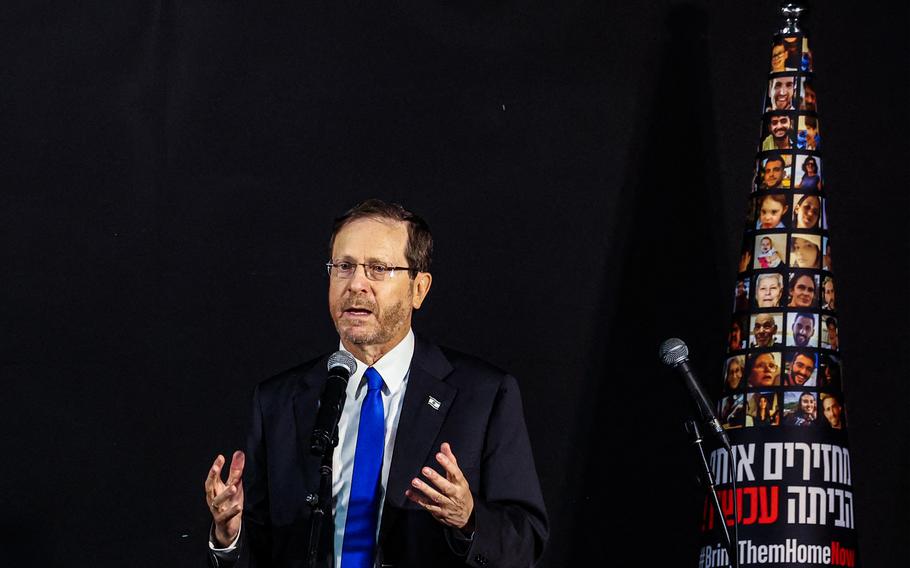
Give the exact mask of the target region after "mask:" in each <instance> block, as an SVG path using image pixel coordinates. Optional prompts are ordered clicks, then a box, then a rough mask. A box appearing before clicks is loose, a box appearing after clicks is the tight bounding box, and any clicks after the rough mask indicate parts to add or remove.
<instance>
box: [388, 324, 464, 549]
mask: <svg viewBox="0 0 910 568" xmlns="http://www.w3.org/2000/svg"><path fill="white" fill-rule="evenodd" d="M451 372H452V366H451V364H450V363H449V361H448V360H447V359H446V358H445V355H443V354H442V352H441V351H440V350H439V348H438V347H436V346H435V345H433V344H430V343H428V342H425V341H422V340H421V339H420V338H418V339H417V344H416V347H415V350H414V359H413V360H412V362H411V370H410V374H409V375H408V386H407V391H406V392H405V395H404V401H403V402H402V407H401V416H400V418H399V419H398V433H397V434H396V437H395V449H394V450H393V453H392V464H391V467H390V469H389V479H388V481H387V483H386V495H385V501H386V505H385V508H384V511H383V519H382V528H381V529H380V535H379V541H380V543H381V542H382V540H383V537H384V534H385V533H387V530H386V529H387V527H391V526H393V525H394V520H395V517H396V516H397V514H398V511H399V510H400V509H401V508H402V507H403V506H404V503H405V500H406V499H407V497H406V496H405V494H404V492H405V490H406V489H408V488H409V487H410V486H411V479H413V478H414V477H416V476H417V475H419V473H420V468H421V467H422V466H423V464H424V463H425V462H426V461H427V458H428V457H429V456H430V455H432V454H433V453H434V452H436V451H438V450H439V448H437V447H435V444H434V442H435V440H436V437H437V436H438V434H439V430H440V428H442V424H443V422H445V418H446V415H447V414H448V412H449V408H451V406H452V402H453V401H454V400H455V396H456V394H457V393H458V389H456V388H455V387H453V386H451V385H449V384H448V383H446V382H444V380H443V379H444V378H445V377H446V376H447V375H448V374H449V373H451ZM437 407H438V408H437Z"/></svg>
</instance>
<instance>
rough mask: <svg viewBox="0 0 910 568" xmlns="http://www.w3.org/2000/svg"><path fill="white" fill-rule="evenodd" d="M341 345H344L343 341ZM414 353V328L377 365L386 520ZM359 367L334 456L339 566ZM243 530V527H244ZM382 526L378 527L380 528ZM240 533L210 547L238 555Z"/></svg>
mask: <svg viewBox="0 0 910 568" xmlns="http://www.w3.org/2000/svg"><path fill="white" fill-rule="evenodd" d="M339 348H340V349H344V346H343V345H340V347H339ZM413 357H414V332H413V331H412V330H408V334H407V335H406V336H405V337H404V339H402V340H401V342H400V343H398V345H396V346H395V347H394V348H392V350H391V351H389V352H388V353H386V354H385V355H383V356H382V358H380V359H379V361H377V362H376V364H375V365H373V368H375V369H376V371H377V372H379V375H380V376H381V377H382V381H383V386H382V408H383V415H384V417H385V447H384V448H383V453H382V476H381V479H380V483H381V485H382V493H381V495H380V511H379V522H378V523H377V525H376V526H377V527H379V526H381V524H382V506H383V505H382V504H384V503H385V489H386V484H387V483H388V479H389V467H390V466H391V464H392V450H393V449H394V448H395V435H396V433H397V431H398V418H399V417H400V416H401V404H402V402H403V401H404V393H405V390H406V389H407V385H408V375H409V373H410V368H411V359H412V358H413ZM355 359H356V360H357V370H356V371H355V372H354V374H353V375H351V378H350V379H349V380H348V386H347V389H346V390H345V401H344V408H343V409H342V411H341V419H340V420H339V421H338V447H337V448H335V453H334V455H333V460H332V496H333V497H334V501H335V508H334V511H335V536H334V554H335V567H336V568H341V549H342V545H343V544H344V526H345V522H346V521H347V518H348V498H349V497H350V495H351V479H352V476H353V474H354V453H355V451H356V449H357V430H358V428H359V426H360V406H361V405H362V404H363V399H364V397H365V396H366V393H367V388H366V381H365V380H364V377H363V374H364V373H365V372H366V370H367V368H368V367H369V365H367V364H366V363H364V362H363V361H360V360H359V359H357V358H356V357H355ZM241 530H242V529H241ZM377 530H378V528H377ZM239 540H240V533H239V532H238V533H237V538H235V539H234V542H232V543H231V545H230V546H228V547H227V548H216V547H215V544H214V542H213V540H212V539H211V538H210V539H209V547H210V548H211V550H212V552H214V553H215V555H216V556H217V557H219V558H224V559H225V560H228V559H231V560H233V559H236V557H237V554H238V552H239V551H238V550H237V544H238V542H239Z"/></svg>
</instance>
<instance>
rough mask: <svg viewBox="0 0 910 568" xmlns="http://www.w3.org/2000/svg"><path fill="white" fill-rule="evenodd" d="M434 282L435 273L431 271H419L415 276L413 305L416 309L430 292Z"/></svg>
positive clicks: (412, 295)
mask: <svg viewBox="0 0 910 568" xmlns="http://www.w3.org/2000/svg"><path fill="white" fill-rule="evenodd" d="M432 284H433V275H432V274H430V273H429V272H418V273H417V276H415V277H414V285H413V287H412V294H411V305H412V306H413V307H414V309H415V310H419V309H420V306H421V304H423V301H424V300H425V299H426V298H427V294H429V293H430V286H431V285H432Z"/></svg>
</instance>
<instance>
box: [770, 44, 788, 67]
mask: <svg viewBox="0 0 910 568" xmlns="http://www.w3.org/2000/svg"><path fill="white" fill-rule="evenodd" d="M786 63H787V50H786V48H784V46H783V45H775V46H774V47H772V48H771V71H784V70H785V67H786Z"/></svg>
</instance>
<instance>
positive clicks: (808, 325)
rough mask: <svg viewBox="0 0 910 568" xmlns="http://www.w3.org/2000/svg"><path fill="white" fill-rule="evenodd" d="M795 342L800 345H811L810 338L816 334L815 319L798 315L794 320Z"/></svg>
mask: <svg viewBox="0 0 910 568" xmlns="http://www.w3.org/2000/svg"><path fill="white" fill-rule="evenodd" d="M792 331H793V342H794V343H795V344H796V345H797V346H798V347H805V346H807V345H809V340H810V339H812V336H813V335H814V334H815V321H814V320H813V319H812V318H807V317H803V316H800V317H797V318H796V321H795V322H793V328H792Z"/></svg>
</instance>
